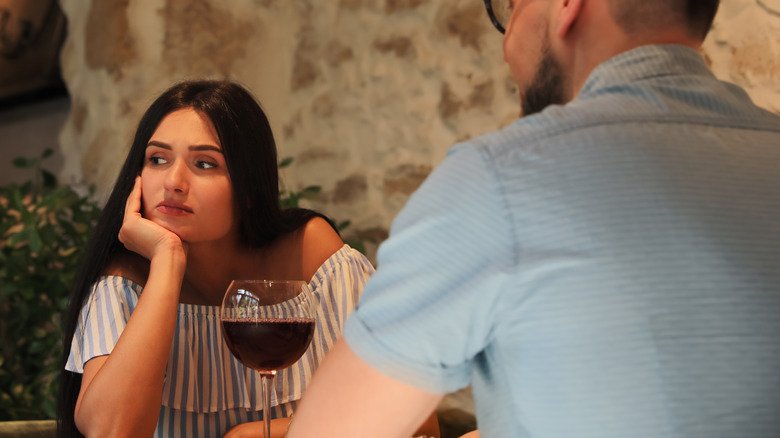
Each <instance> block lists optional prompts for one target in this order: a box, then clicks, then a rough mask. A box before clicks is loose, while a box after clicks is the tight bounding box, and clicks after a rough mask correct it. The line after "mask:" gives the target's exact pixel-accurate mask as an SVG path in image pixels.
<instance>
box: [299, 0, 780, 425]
mask: <svg viewBox="0 0 780 438" xmlns="http://www.w3.org/2000/svg"><path fill="white" fill-rule="evenodd" d="M493 3H497V2H493ZM513 3H514V4H513V9H512V11H511V16H510V17H509V19H508V22H506V23H499V24H502V25H505V26H506V35H505V37H504V58H505V59H506V61H507V63H508V64H509V66H510V69H511V71H512V75H513V77H514V79H515V80H516V82H517V84H518V85H519V87H520V90H521V91H520V95H521V101H522V107H523V111H524V117H523V118H521V119H520V120H518V121H516V122H515V123H513V124H512V125H510V126H508V127H506V128H505V129H502V130H500V131H498V132H495V133H491V134H488V135H485V136H482V137H479V138H476V139H474V140H471V141H469V142H467V143H464V144H460V145H457V146H455V147H454V148H453V149H452V151H451V152H450V154H449V155H448V157H447V158H446V160H445V161H444V162H443V163H442V165H441V166H439V167H438V168H437V170H436V171H435V172H434V173H433V174H431V176H430V177H429V178H428V180H427V181H426V182H425V184H424V185H423V186H422V187H421V188H420V189H419V190H418V192H417V193H415V194H414V195H413V196H412V198H411V199H410V200H409V203H408V205H407V206H406V207H405V209H404V210H403V211H402V212H401V214H400V215H399V216H398V218H397V219H396V220H395V222H394V224H393V227H392V229H391V236H390V238H389V239H388V241H387V242H385V243H384V244H383V245H382V247H381V249H380V252H379V259H378V264H379V269H378V271H377V273H376V274H375V276H374V277H373V278H372V279H371V280H370V281H369V282H368V285H367V287H366V289H365V292H364V295H363V297H362V299H361V301H360V303H359V304H358V307H357V309H356V310H355V312H354V313H353V315H352V316H351V319H350V320H349V321H348V323H347V325H346V329H345V333H344V338H343V339H342V340H341V341H340V342H339V343H338V344H337V345H336V346H335V347H334V348H333V350H331V354H330V355H329V357H328V358H327V360H325V361H324V363H323V364H322V365H321V367H320V368H319V370H318V372H317V374H316V376H315V378H314V380H313V382H312V384H311V386H310V387H309V388H308V390H307V393H306V395H305V396H304V398H303V400H302V402H301V404H300V406H299V409H298V412H297V414H296V415H297V417H296V418H295V420H293V423H292V427H291V430H290V434H289V436H290V437H293V438H298V437H314V436H316V437H331V436H333V437H391V436H392V437H402V436H406V437H408V436H409V435H411V432H412V431H414V430H415V428H416V426H417V425H418V424H419V423H420V422H422V420H423V419H424V418H425V417H426V416H427V415H428V413H430V411H431V410H432V409H434V408H435V406H436V404H437V402H438V401H439V400H440V399H441V397H442V394H445V393H448V392H451V391H454V390H456V389H458V388H462V387H464V386H466V385H469V384H471V385H472V388H473V392H474V398H475V402H476V406H477V408H476V410H477V420H478V425H479V429H480V435H481V436H482V437H533V438H538V437H544V438H558V437H567V438H575V437H598V438H613V437H614V438H617V437H620V438H625V437H632V438H640V437H654V438H655V437H676V438H691V437H740V438H759V437H761V438H763V437H766V438H769V437H777V436H780V415H779V414H778V412H779V411H778V409H779V407H780V342H778V341H777V335H778V334H780V274H778V273H779V272H780V266H779V265H778V260H780V118H779V117H777V116H776V115H773V114H770V113H768V112H766V111H763V110H761V109H759V108H757V107H755V106H754V105H753V104H752V103H751V102H750V100H749V98H748V97H747V95H746V94H745V93H744V92H743V91H742V90H740V89H739V88H737V87H735V86H733V85H730V84H727V83H724V82H720V81H718V80H716V78H715V77H714V76H713V75H712V74H711V73H710V71H709V70H708V68H707V66H706V64H705V62H704V61H703V59H702V57H701V56H700V55H699V54H698V52H697V51H696V49H697V48H698V47H699V46H700V44H701V42H702V40H703V39H704V37H705V35H706V33H707V30H708V28H709V26H710V25H711V22H712V18H713V16H714V15H715V11H716V9H717V6H718V1H717V0H709V1H708V0H698V1H696V0H689V1H687V2H686V1H684V0H516V1H514V2H513ZM492 6H493V9H494V10H499V6H497V5H496V4H493V5H492ZM346 413H349V415H346ZM356 418H359V419H360V420H359V421H356V420H355V419H356Z"/></svg>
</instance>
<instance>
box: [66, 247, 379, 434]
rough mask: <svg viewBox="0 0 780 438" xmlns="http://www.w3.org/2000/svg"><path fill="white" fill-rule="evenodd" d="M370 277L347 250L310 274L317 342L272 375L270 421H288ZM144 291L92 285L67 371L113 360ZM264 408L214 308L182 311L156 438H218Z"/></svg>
mask: <svg viewBox="0 0 780 438" xmlns="http://www.w3.org/2000/svg"><path fill="white" fill-rule="evenodd" d="M373 272H374V268H373V267H372V266H371V263H370V262H369V261H368V259H366V257H365V256H363V255H362V254H361V253H360V252H358V251H356V250H355V249H353V248H350V247H349V246H348V245H344V246H343V247H342V248H341V249H339V250H338V251H337V252H336V253H334V254H333V255H332V256H331V257H330V258H329V259H328V260H326V261H325V263H323V265H322V266H320V268H319V269H318V270H317V272H316V273H315V274H314V277H313V278H312V280H311V286H312V289H313V290H314V293H315V295H316V296H317V297H318V298H319V300H320V309H319V313H318V315H317V323H316V329H315V332H314V338H313V339H312V344H311V347H309V349H308V350H307V351H306V353H304V355H303V357H302V358H301V360H299V361H298V362H296V363H295V364H294V365H292V366H291V367H289V368H287V369H285V370H282V371H280V372H279V373H277V376H276V379H275V386H276V390H275V394H272V400H271V404H272V406H273V407H274V408H273V411H272V412H271V418H278V417H282V416H289V415H291V414H292V411H293V410H294V409H295V403H296V400H298V399H300V398H301V396H302V395H303V392H304V390H305V389H306V384H307V382H308V381H309V379H310V378H311V376H312V375H313V373H314V370H315V369H316V368H317V366H318V365H319V363H320V361H321V360H322V359H323V358H324V357H325V353H327V352H328V350H329V349H330V348H331V347H332V346H333V344H334V343H335V342H336V340H337V339H338V338H339V337H340V336H341V332H342V328H343V325H344V323H345V321H346V319H347V316H348V315H349V313H350V312H351V311H352V309H353V308H354V307H355V304H357V301H358V298H359V297H360V293H361V292H362V290H363V285H364V284H365V283H366V281H367V280H368V278H369V276H370V275H371V274H373ZM142 289H143V288H142V287H141V286H140V285H139V284H137V283H135V282H133V281H130V280H128V279H126V278H122V277H116V276H104V277H101V278H99V279H98V281H96V282H95V284H94V285H93V286H92V291H91V293H90V296H89V298H88V299H87V301H86V303H85V304H84V307H83V308H82V310H81V317H80V320H79V324H78V326H77V327H76V332H75V334H74V336H73V342H72V344H71V352H70V356H69V357H68V362H67V364H66V366H65V369H67V370H68V371H72V372H76V373H83V372H84V364H85V363H86V362H87V361H89V360H90V359H92V358H94V357H97V356H102V355H106V354H110V353H111V351H112V350H113V348H114V345H116V343H117V341H118V340H119V336H120V335H121V334H122V330H123V329H124V327H125V325H126V324H127V321H128V320H129V319H130V315H131V314H132V313H133V310H134V309H135V306H136V304H137V303H138V297H139V295H140V294H141V291H142ZM262 406H263V404H262V398H261V386H260V376H259V374H258V373H257V372H255V371H253V370H251V369H249V368H247V367H245V366H244V365H243V364H241V362H239V361H238V360H236V359H235V358H234V357H233V355H232V354H231V353H230V350H229V349H228V347H227V345H226V344H225V342H224V340H223V338H222V327H221V325H220V323H219V307H218V306H200V305H194V304H179V309H178V318H177V324H176V332H175V334H174V338H173V345H172V346H171V353H170V357H169V358H168V368H167V370H166V378H165V384H164V387H163V394H162V406H161V407H160V418H159V422H158V424H157V431H156V433H155V437H179V436H182V437H190V436H199V437H219V436H222V435H223V434H224V433H225V432H226V431H227V430H228V429H230V428H231V427H233V426H235V425H236V424H239V423H244V422H248V421H258V420H262V419H263V412H262Z"/></svg>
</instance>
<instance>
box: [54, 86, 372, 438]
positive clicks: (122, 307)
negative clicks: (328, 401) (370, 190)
mask: <svg viewBox="0 0 780 438" xmlns="http://www.w3.org/2000/svg"><path fill="white" fill-rule="evenodd" d="M278 187H279V183H278V174H277V157H276V147H275V144H274V139H273V135H272V133H271V128H270V125H269V123H268V120H267V118H266V116H265V114H264V113H263V111H262V109H261V108H260V106H259V105H258V103H257V102H256V101H255V99H254V98H253V97H252V96H251V94H250V93H248V92H247V91H246V90H245V89H244V88H242V87H241V86H239V85H236V84H233V83H229V82H217V81H197V82H184V83H181V84H178V85H175V86H174V87H172V88H170V89H169V90H167V91H166V92H164V93H163V94H162V95H161V96H160V97H159V98H157V99H156V100H155V101H154V103H153V104H152V105H151V107H150V108H149V109H148V110H147V111H146V113H145V114H144V116H143V117H142V119H141V121H140V124H139V126H138V130H137V132H136V135H135V139H134V141H133V144H132V147H131V149H130V152H129V154H128V157H127V160H126V161H125V163H124V166H123V167H122V170H121V172H120V174H119V177H118V179H117V182H116V185H115V187H114V190H113V192H112V193H111V196H110V198H109V200H108V202H107V204H106V206H105V209H104V211H103V214H102V216H101V219H100V221H99V223H98V226H97V228H96V229H95V232H94V234H93V237H92V240H91V242H90V244H89V246H88V248H87V252H86V255H85V259H84V262H83V265H82V267H81V270H80V272H79V274H78V276H77V278H76V282H75V287H74V292H73V297H72V299H71V304H70V309H69V311H68V314H67V320H66V336H65V343H64V346H65V357H66V358H67V361H66V365H65V371H63V376H62V388H61V396H60V402H61V403H60V425H59V426H60V427H59V429H60V430H59V435H60V436H79V431H80V432H81V433H83V434H84V435H88V436H120V435H121V436H134V437H135V436H150V435H152V434H154V435H155V436H222V434H224V433H225V432H226V431H228V430H230V429H231V428H234V426H236V425H240V424H242V423H247V422H252V421H260V420H262V419H263V412H262V403H261V400H260V392H261V391H260V380H259V376H258V374H257V373H256V372H253V371H252V370H250V369H247V368H245V367H244V366H243V365H241V364H240V362H238V361H237V360H236V359H235V358H234V357H233V356H232V355H231V354H230V352H229V350H228V349H227V348H225V345H224V343H223V340H222V338H221V332H220V328H219V316H218V315H219V313H218V312H219V305H220V303H221V301H222V296H223V295H224V293H225V290H226V289H227V286H228V285H229V283H230V281H231V280H232V279H234V278H257V279H293V280H297V279H300V280H306V281H309V282H310V284H311V285H312V286H313V288H314V291H315V294H316V295H317V296H318V298H319V300H320V305H321V308H320V310H319V313H318V319H317V327H316V331H315V335H314V339H313V341H312V347H311V348H309V350H308V351H307V352H306V353H305V354H304V356H303V358H302V359H301V360H300V361H299V362H298V363H296V364H295V365H293V366H292V367H290V368H288V369H286V370H284V371H281V372H280V373H279V374H278V376H277V378H276V399H277V404H276V406H275V407H274V409H273V412H271V415H270V417H271V418H272V420H271V422H272V427H273V429H274V431H275V434H278V435H282V434H283V433H284V430H285V429H286V427H287V424H288V422H289V416H290V415H291V413H292V411H293V409H294V407H295V401H296V400H298V399H299V398H300V396H301V395H302V393H303V390H304V389H305V385H306V382H307V380H308V379H309V378H310V377H311V374H312V373H313V370H314V368H316V366H317V364H318V363H319V361H320V360H321V359H322V357H323V356H324V354H325V353H326V352H327V350H328V349H329V348H330V346H331V345H332V344H333V343H334V342H335V340H336V338H337V337H338V336H339V335H340V333H341V328H342V324H343V323H344V320H345V319H346V317H347V315H348V313H349V312H350V311H351V310H352V308H353V307H354V305H355V303H356V302H357V299H358V297H359V295H360V292H361V290H362V287H363V284H364V283H365V281H366V280H367V279H368V277H369V276H370V274H371V273H373V268H372V266H371V264H370V263H369V262H368V260H367V259H366V258H365V257H364V256H362V255H361V254H360V253H358V252H357V251H355V250H354V249H352V248H350V247H349V246H347V245H344V244H343V242H342V241H341V238H340V237H339V235H338V233H337V231H336V230H335V229H334V228H333V227H332V226H331V224H330V222H329V221H328V220H327V219H325V218H324V217H323V216H321V215H319V214H317V213H315V212H313V211H309V210H303V209H291V210H284V211H281V210H280V208H279V200H278V197H279V189H278ZM252 429H253V431H254V433H255V434H257V436H259V433H260V432H259V431H260V430H261V429H260V425H252ZM246 430H247V426H243V427H242V426H238V427H235V428H234V429H233V430H232V431H231V432H230V434H233V435H235V436H237V435H239V434H240V433H241V432H242V431H246Z"/></svg>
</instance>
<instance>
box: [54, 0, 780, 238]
mask: <svg viewBox="0 0 780 438" xmlns="http://www.w3.org/2000/svg"><path fill="white" fill-rule="evenodd" d="M61 4H62V7H63V10H64V11H65V14H66V16H67V18H68V28H69V34H68V38H67V40H66V43H65V46H64V48H63V52H62V61H63V71H64V76H65V79H66V82H67V84H68V88H69V90H70V93H71V96H72V98H73V100H72V102H73V105H72V111H71V114H70V119H69V122H68V123H67V125H66V127H65V128H64V130H63V132H62V134H61V137H60V140H61V147H62V150H63V154H64V155H65V157H66V161H65V166H64V169H63V172H62V173H63V175H62V177H63V178H64V180H65V181H70V182H73V183H95V184H97V188H98V194H97V195H98V197H99V199H101V200H103V199H105V196H106V195H107V194H108V192H109V191H110V189H111V187H112V184H113V180H114V178H115V176H116V174H117V172H118V170H119V167H120V166H121V164H122V161H123V159H124V155H125V154H126V151H127V148H128V147H129V144H130V142H131V139H132V136H133V133H134V129H135V126H136V124H137V122H138V119H139V117H140V115H141V113H142V112H143V111H144V109H145V108H146V107H147V106H148V105H149V103H150V102H151V101H152V100H153V99H154V98H155V97H156V96H157V95H158V94H159V93H160V92H161V91H162V90H163V89H165V88H166V87H168V86H169V85H171V84H173V83H175V82H177V81H180V80H183V79H192V78H203V77H205V78H229V79H233V80H237V81H239V82H241V83H243V84H244V85H246V86H247V87H248V88H249V89H250V90H251V91H252V92H253V93H254V94H255V95H256V96H257V97H258V99H259V100H260V101H261V103H262V105H263V107H264V108H265V109H266V111H267V112H268V115H269V119H270V120H271V124H272V127H273V129H274V132H275V134H276V139H277V144H278V148H279V156H280V157H288V156H289V157H294V158H295V161H294V162H293V164H292V165H291V166H290V167H288V168H286V169H284V170H283V171H282V177H283V179H284V184H285V186H286V187H288V188H292V189H298V188H303V187H306V186H309V185H320V186H322V189H323V191H322V194H321V196H320V199H319V200H318V201H316V202H310V203H309V204H307V205H308V206H310V207H314V208H317V209H319V210H321V211H323V212H324V213H326V214H328V215H330V216H332V217H333V218H334V219H335V220H336V221H342V220H346V219H349V220H351V222H352V226H351V227H350V228H349V229H348V232H349V230H352V232H354V233H359V234H362V235H364V236H367V235H370V236H372V237H373V238H375V239H376V238H379V240H381V238H383V236H386V234H387V229H388V228H389V225H390V223H391V222H392V220H393V218H394V217H395V216H396V214H397V213H398V212H399V210H400V209H401V208H402V207H403V205H404V204H405V203H406V200H407V199H408V197H409V194H410V193H412V192H413V191H414V190H415V189H416V188H417V187H419V185H420V184H421V183H422V181H423V180H424V179H425V177H426V176H427V175H428V174H429V173H430V172H431V170H432V169H433V168H435V166H436V165H438V164H439V163H440V162H441V161H442V159H443V158H444V156H445V154H446V152H447V150H448V149H449V148H450V147H451V146H452V145H453V144H454V143H456V142H458V141H462V140H465V139H468V138H471V137H474V136H477V135H479V134H482V133H485V132H488V131H491V130H494V129H497V128H500V127H502V126H504V125H506V124H508V123H510V122H511V121H512V120H514V119H515V118H516V117H517V114H518V111H519V110H518V104H517V98H516V93H517V91H516V87H515V85H514V83H513V82H512V79H511V77H510V75H509V71H508V69H507V67H506V65H505V64H504V62H503V57H502V52H501V42H502V39H501V35H500V34H499V33H498V32H496V31H495V30H494V29H493V27H492V26H491V24H490V22H489V21H488V19H487V16H486V14H485V12H484V9H483V6H482V2H481V1H479V0H426V1H423V0H339V1H329V2H322V1H314V0H285V1H273V0H134V1H130V0H116V1H103V0H100V1H98V0H61ZM702 53H703V54H704V55H705V56H706V58H707V60H708V62H709V63H710V65H711V66H712V69H713V71H714V72H715V73H716V75H717V76H718V77H720V78H722V79H724V80H727V81H731V82H735V83H737V84H739V85H741V86H743V87H745V88H746V89H747V91H748V93H750V95H751V96H752V98H753V99H754V100H755V102H756V103H757V104H759V105H761V106H763V107H765V108H767V109H769V110H771V111H774V112H778V113H780V0H727V1H724V2H722V6H721V10H720V12H719V14H718V16H717V17H716V22H715V26H714V29H713V31H712V33H711V34H710V36H709V37H708V39H707V41H706V42H705V44H704V47H703V48H702ZM372 250H373V248H370V251H372Z"/></svg>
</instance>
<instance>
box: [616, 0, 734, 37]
mask: <svg viewBox="0 0 780 438" xmlns="http://www.w3.org/2000/svg"><path fill="white" fill-rule="evenodd" d="M719 4H720V0H609V9H610V12H611V13H612V16H613V17H614V18H615V21H616V22H617V23H618V25H619V26H620V27H621V28H622V29H623V31H625V32H626V33H629V34H631V33H639V32H652V31H660V30H664V29H668V28H671V27H673V26H680V25H682V26H683V27H685V28H687V29H688V31H689V34H690V35H691V36H692V37H695V38H699V39H701V40H703V39H704V37H706V36H707V33H708V32H709V30H710V26H712V20H713V19H714V18H715V13H716V12H717V11H718V6H719Z"/></svg>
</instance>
